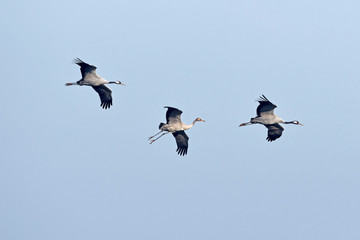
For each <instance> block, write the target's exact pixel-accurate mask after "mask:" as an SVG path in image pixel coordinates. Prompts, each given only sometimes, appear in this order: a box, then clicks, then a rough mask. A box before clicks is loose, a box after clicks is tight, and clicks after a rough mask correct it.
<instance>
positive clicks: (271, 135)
mask: <svg viewBox="0 0 360 240" xmlns="http://www.w3.org/2000/svg"><path fill="white" fill-rule="evenodd" d="M258 102H259V106H258V107H257V109H256V113H257V116H256V117H255V118H251V119H250V122H246V123H242V124H240V126H239V127H242V126H247V125H251V124H262V125H264V126H265V127H266V128H267V129H268V136H267V138H266V140H268V141H269V142H272V141H275V140H276V139H278V138H279V137H281V135H282V132H283V131H284V128H283V127H282V126H281V125H280V124H279V123H282V124H295V125H301V126H302V124H301V123H299V122H298V121H296V120H294V121H290V122H286V121H284V120H283V119H281V118H280V117H279V116H277V115H276V114H275V113H274V109H275V108H276V107H277V106H276V105H274V104H273V103H271V102H270V101H269V100H268V99H267V98H266V97H265V96H264V95H262V96H260V98H259V100H258Z"/></svg>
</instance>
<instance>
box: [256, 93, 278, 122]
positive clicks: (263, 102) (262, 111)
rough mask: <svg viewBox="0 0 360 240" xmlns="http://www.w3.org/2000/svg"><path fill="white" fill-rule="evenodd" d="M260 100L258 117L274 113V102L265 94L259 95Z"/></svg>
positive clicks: (257, 109)
mask: <svg viewBox="0 0 360 240" xmlns="http://www.w3.org/2000/svg"><path fill="white" fill-rule="evenodd" d="M258 102H259V103H260V105H259V106H258V107H257V108H256V113H257V115H258V117H260V116H262V115H266V114H274V109H275V108H276V105H274V104H272V103H271V102H270V101H269V100H268V99H267V98H266V97H265V96H264V95H262V96H260V97H259V99H258Z"/></svg>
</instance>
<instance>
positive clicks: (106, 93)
mask: <svg viewBox="0 0 360 240" xmlns="http://www.w3.org/2000/svg"><path fill="white" fill-rule="evenodd" d="M92 88H93V89H94V90H95V91H96V92H97V93H98V94H99V96H100V100H101V104H100V106H101V107H102V108H104V109H107V108H110V106H111V105H112V97H111V90H110V88H108V87H106V86H105V85H104V84H102V85H99V86H92Z"/></svg>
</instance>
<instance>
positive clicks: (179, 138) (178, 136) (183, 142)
mask: <svg viewBox="0 0 360 240" xmlns="http://www.w3.org/2000/svg"><path fill="white" fill-rule="evenodd" d="M173 135H174V137H175V140H176V144H177V149H176V152H177V153H178V154H179V155H180V156H184V155H186V154H187V150H188V146H189V144H188V142H189V137H188V136H187V135H186V133H185V132H184V131H178V132H174V133H173Z"/></svg>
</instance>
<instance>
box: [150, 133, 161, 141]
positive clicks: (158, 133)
mask: <svg viewBox="0 0 360 240" xmlns="http://www.w3.org/2000/svg"><path fill="white" fill-rule="evenodd" d="M162 132H163V131H160V132H158V133H157V134H155V135H154V136H151V137H149V139H148V140H150V139H152V138H153V137H155V136H157V135H159V134H160V133H162Z"/></svg>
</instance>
